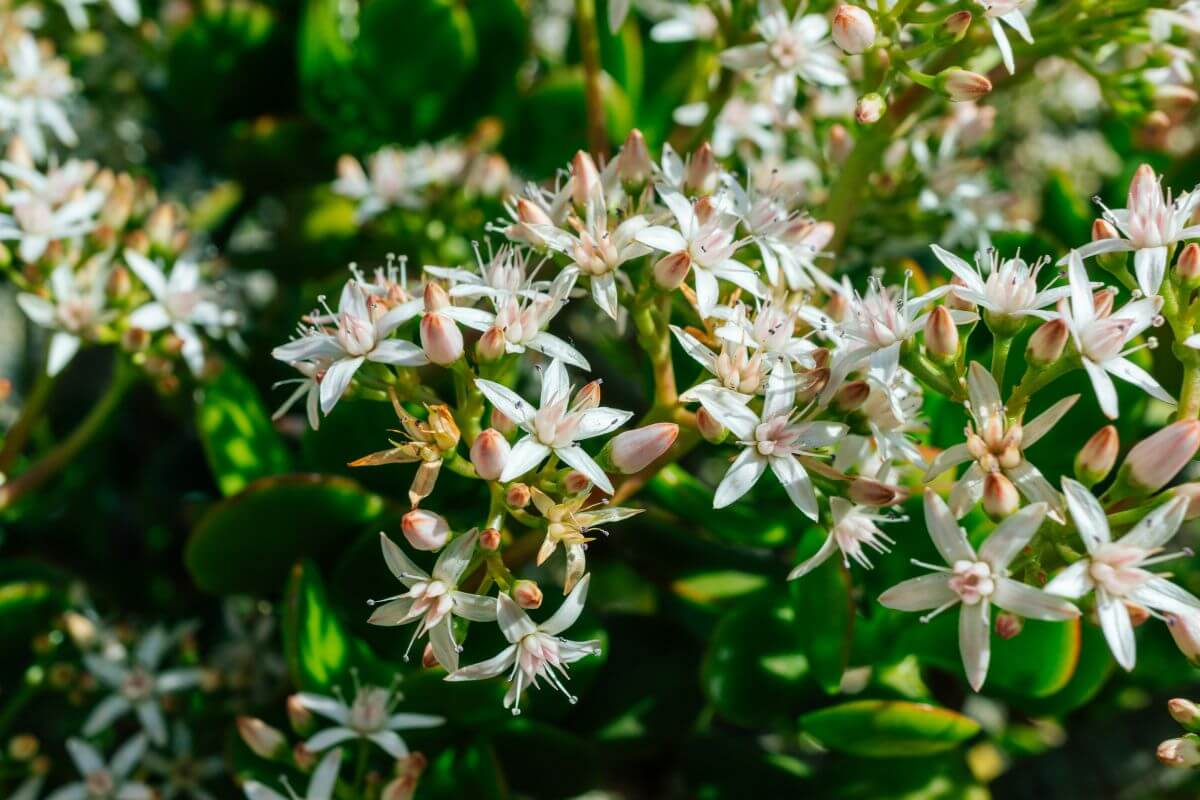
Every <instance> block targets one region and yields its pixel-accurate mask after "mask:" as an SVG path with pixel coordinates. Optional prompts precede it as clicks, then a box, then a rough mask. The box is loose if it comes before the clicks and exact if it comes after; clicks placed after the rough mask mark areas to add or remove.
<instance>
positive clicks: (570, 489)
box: [563, 469, 592, 494]
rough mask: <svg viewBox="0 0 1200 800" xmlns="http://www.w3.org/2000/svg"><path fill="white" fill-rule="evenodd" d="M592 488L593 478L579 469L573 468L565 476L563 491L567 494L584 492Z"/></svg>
mask: <svg viewBox="0 0 1200 800" xmlns="http://www.w3.org/2000/svg"><path fill="white" fill-rule="evenodd" d="M591 488H592V479H591V478H589V477H588V476H587V475H584V474H583V473H582V472H580V471H578V470H574V469H573V470H571V471H570V472H568V473H567V474H566V476H564V477H563V491H565V492H566V493H567V494H583V493H584V492H586V491H590V490H591Z"/></svg>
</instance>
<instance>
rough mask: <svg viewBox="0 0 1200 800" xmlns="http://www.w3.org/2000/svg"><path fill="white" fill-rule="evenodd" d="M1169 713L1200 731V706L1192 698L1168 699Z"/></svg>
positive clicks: (1191, 729)
mask: <svg viewBox="0 0 1200 800" xmlns="http://www.w3.org/2000/svg"><path fill="white" fill-rule="evenodd" d="M1168 624H1170V623H1168ZM1167 713H1168V714H1170V715H1171V719H1173V720H1175V721H1176V722H1178V723H1179V724H1180V725H1182V726H1183V727H1185V728H1187V729H1188V730H1189V731H1191V732H1192V733H1196V732H1197V731H1200V706H1197V705H1196V704H1195V703H1193V702H1192V701H1191V700H1186V699H1184V698H1182V697H1176V698H1174V699H1172V700H1168V701H1167Z"/></svg>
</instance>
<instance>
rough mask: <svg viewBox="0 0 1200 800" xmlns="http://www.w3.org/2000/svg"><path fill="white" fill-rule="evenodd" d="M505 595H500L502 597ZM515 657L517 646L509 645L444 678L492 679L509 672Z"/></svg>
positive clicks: (466, 679) (457, 679)
mask: <svg viewBox="0 0 1200 800" xmlns="http://www.w3.org/2000/svg"><path fill="white" fill-rule="evenodd" d="M504 596H505V595H501V597H504ZM516 657H517V645H515V644H511V645H509V646H508V647H506V648H504V649H503V650H501V651H500V652H499V653H497V654H496V655H494V656H492V657H491V658H489V659H488V660H487V661H480V662H479V663H477V664H472V665H471V666H469V667H460V668H459V669H456V670H455V671H454V672H451V673H450V674H449V675H447V676H446V680H448V681H478V680H486V679H487V678H494V677H496V676H497V675H501V674H503V673H505V672H507V671H508V670H509V668H510V667H512V665H513V661H514V660H515V659H516Z"/></svg>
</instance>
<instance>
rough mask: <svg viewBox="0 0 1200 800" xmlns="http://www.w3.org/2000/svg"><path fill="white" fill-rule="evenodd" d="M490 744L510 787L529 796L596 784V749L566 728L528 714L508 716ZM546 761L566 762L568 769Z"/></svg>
mask: <svg viewBox="0 0 1200 800" xmlns="http://www.w3.org/2000/svg"><path fill="white" fill-rule="evenodd" d="M492 746H493V747H494V748H495V750H496V756H497V757H498V758H499V760H500V763H501V764H502V765H503V767H504V774H505V775H506V776H507V777H508V779H509V782H510V784H511V785H512V788H513V790H514V791H517V792H520V793H522V794H527V795H531V796H533V797H576V796H578V795H582V794H584V793H585V792H587V791H588V790H589V789H592V788H595V786H596V781H597V779H598V777H599V774H598V773H599V764H598V759H597V756H596V749H595V748H594V747H593V746H592V744H591V743H590V742H588V741H586V740H584V739H582V738H580V737H579V736H576V735H575V734H573V733H571V732H569V731H565V730H562V729H560V728H556V727H554V726H553V725H547V724H546V723H544V722H538V721H536V720H532V719H529V718H528V717H517V718H515V719H511V718H510V720H509V721H508V722H507V723H506V724H505V725H504V727H503V728H502V729H501V730H500V732H499V733H498V734H497V735H496V736H495V737H494V738H493V740H492ZM547 764H563V765H566V764H570V769H546V765H547Z"/></svg>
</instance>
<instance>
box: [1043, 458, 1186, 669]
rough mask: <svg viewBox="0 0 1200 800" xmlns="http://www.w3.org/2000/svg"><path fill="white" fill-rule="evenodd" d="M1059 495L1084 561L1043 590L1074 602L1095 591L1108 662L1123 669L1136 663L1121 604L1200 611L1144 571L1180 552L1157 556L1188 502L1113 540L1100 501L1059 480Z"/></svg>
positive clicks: (1180, 500) (1163, 509)
mask: <svg viewBox="0 0 1200 800" xmlns="http://www.w3.org/2000/svg"><path fill="white" fill-rule="evenodd" d="M1063 491H1064V492H1065V493H1066V495H1067V507H1068V508H1070V510H1071V519H1072V520H1073V521H1074V522H1075V528H1076V530H1077V531H1078V532H1079V538H1080V539H1082V540H1083V545H1084V547H1086V548H1087V553H1088V554H1087V557H1086V558H1081V559H1079V560H1078V561H1076V562H1075V563H1073V564H1071V566H1069V567H1067V568H1066V569H1064V570H1063V571H1062V572H1060V573H1059V574H1058V575H1056V576H1055V577H1054V579H1053V580H1051V581H1050V583H1048V584H1046V591H1047V592H1051V593H1053V594H1057V595H1061V596H1063V597H1069V598H1072V599H1078V598H1080V597H1083V596H1084V595H1085V594H1087V593H1088V592H1091V591H1094V592H1095V593H1096V616H1097V617H1099V619H1100V628H1101V630H1103V631H1104V638H1105V640H1106V641H1107V642H1108V647H1109V649H1110V650H1112V654H1113V658H1115V659H1116V660H1117V663H1118V664H1120V665H1121V666H1122V667H1124V668H1125V669H1127V670H1131V669H1133V665H1134V663H1135V661H1136V660H1137V651H1136V645H1135V643H1134V639H1133V622H1132V621H1131V619H1130V616H1129V609H1128V608H1126V606H1125V604H1126V602H1129V603H1133V604H1135V605H1138V606H1142V607H1143V608H1146V609H1149V610H1151V611H1158V612H1161V613H1163V614H1190V613H1195V612H1196V611H1197V610H1200V599H1197V598H1196V597H1195V596H1194V595H1192V593H1191V592H1188V591H1186V590H1185V589H1181V588H1180V587H1178V586H1176V585H1175V584H1173V583H1171V582H1170V581H1168V580H1167V579H1166V578H1163V577H1161V576H1158V575H1155V574H1154V573H1152V572H1149V571H1147V570H1146V569H1145V567H1148V566H1151V565H1152V564H1157V563H1159V562H1160V561H1165V560H1167V559H1171V558H1178V557H1179V556H1181V555H1187V554H1188V553H1185V552H1176V553H1167V554H1163V553H1162V547H1163V545H1164V544H1166V543H1167V541H1168V540H1169V539H1170V538H1171V537H1172V536H1174V535H1175V532H1176V531H1178V530H1179V526H1180V524H1181V523H1182V522H1183V517H1184V515H1185V514H1186V513H1187V506H1188V501H1187V498H1185V497H1177V498H1175V499H1174V500H1171V501H1170V502H1168V503H1165V504H1163V505H1161V506H1159V507H1158V508H1156V509H1154V510H1153V511H1151V512H1150V513H1149V514H1147V515H1146V516H1144V517H1142V519H1141V521H1140V522H1138V524H1137V525H1135V526H1134V527H1133V530H1131V531H1129V533H1127V534H1125V535H1124V536H1122V537H1121V538H1120V539H1117V540H1116V541H1115V542H1114V541H1113V540H1112V533H1111V532H1110V530H1109V527H1108V518H1107V517H1106V516H1105V514H1104V508H1103V507H1102V506H1101V505H1100V503H1099V501H1098V500H1096V498H1095V497H1093V496H1092V493H1091V492H1089V491H1088V490H1087V489H1086V488H1085V487H1084V486H1083V484H1081V483H1078V482H1077V481H1073V480H1071V479H1070V478H1063Z"/></svg>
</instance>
